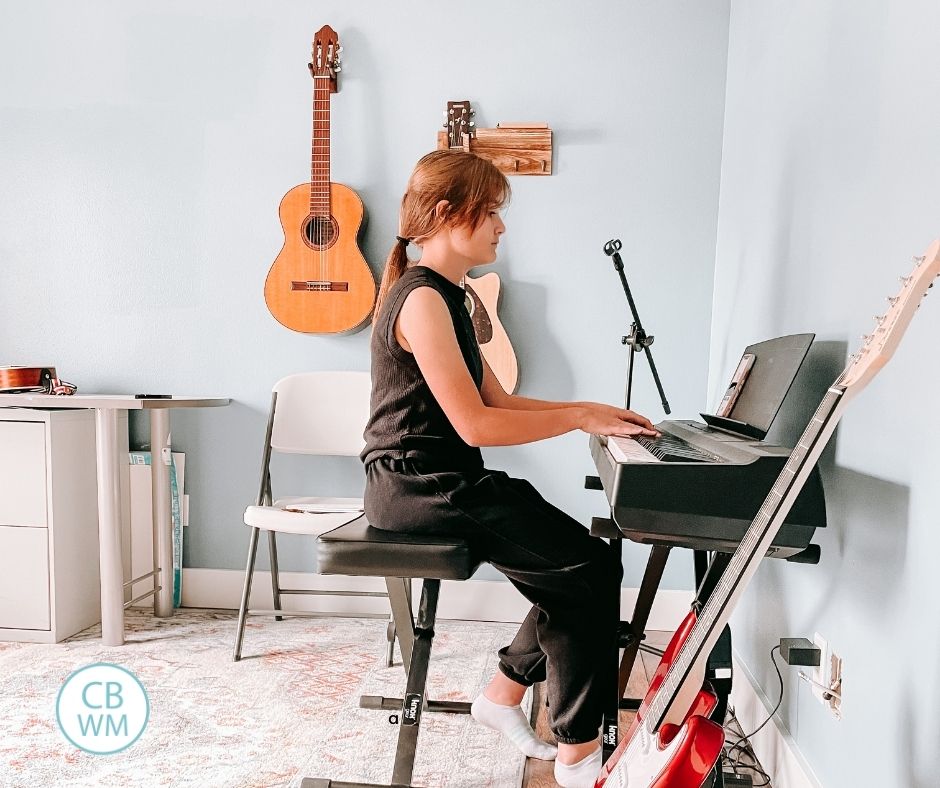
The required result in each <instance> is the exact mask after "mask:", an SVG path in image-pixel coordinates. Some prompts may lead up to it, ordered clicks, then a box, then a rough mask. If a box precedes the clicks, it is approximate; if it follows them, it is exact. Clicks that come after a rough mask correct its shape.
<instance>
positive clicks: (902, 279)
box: [898, 276, 914, 287]
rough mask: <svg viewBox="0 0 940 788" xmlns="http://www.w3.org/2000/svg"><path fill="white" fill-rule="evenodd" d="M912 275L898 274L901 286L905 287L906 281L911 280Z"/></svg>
mask: <svg viewBox="0 0 940 788" xmlns="http://www.w3.org/2000/svg"><path fill="white" fill-rule="evenodd" d="M913 278H914V277H912V276H899V277H898V279H900V280H901V286H902V287H907V283H908V282H910V281H911V279H913Z"/></svg>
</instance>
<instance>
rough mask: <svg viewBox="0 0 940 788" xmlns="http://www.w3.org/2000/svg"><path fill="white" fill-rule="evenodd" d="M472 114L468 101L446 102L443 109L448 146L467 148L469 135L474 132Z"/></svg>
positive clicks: (472, 134)
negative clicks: (445, 107)
mask: <svg viewBox="0 0 940 788" xmlns="http://www.w3.org/2000/svg"><path fill="white" fill-rule="evenodd" d="M474 114H475V113H474V111H473V109H472V108H471V107H470V102H469V101H448V102H447V109H446V110H445V111H444V128H445V129H447V147H448V148H463V149H464V150H469V146H470V137H472V136H474V135H475V134H476V126H475V124H474V122H473V116H474ZM465 138H466V139H465Z"/></svg>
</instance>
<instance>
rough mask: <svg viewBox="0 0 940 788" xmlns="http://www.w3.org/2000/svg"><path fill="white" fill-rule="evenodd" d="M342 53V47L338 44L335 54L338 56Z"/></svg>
mask: <svg viewBox="0 0 940 788" xmlns="http://www.w3.org/2000/svg"><path fill="white" fill-rule="evenodd" d="M342 51H343V45H342V44H340V45H339V46H338V47H336V53H337V54H339V53H340V52H342Z"/></svg>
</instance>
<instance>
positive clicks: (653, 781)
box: [595, 610, 725, 788]
mask: <svg viewBox="0 0 940 788" xmlns="http://www.w3.org/2000/svg"><path fill="white" fill-rule="evenodd" d="M695 621H696V615H695V611H694V610H693V611H690V612H689V614H688V615H687V616H686V617H685V619H684V620H683V622H682V625H681V626H680V627H679V628H678V629H677V630H676V631H675V634H673V636H672V639H671V640H670V641H669V645H668V646H667V647H666V650H665V651H664V652H663V656H662V659H661V660H660V662H659V665H658V666H657V668H656V672H655V673H654V674H653V678H652V679H651V680H650V687H649V690H648V691H647V693H646V697H645V698H644V699H643V703H642V704H640V708H639V711H637V714H636V718H635V719H634V721H633V725H631V726H630V729H629V730H628V731H627V733H626V735H625V736H624V738H623V740H622V741H621V742H620V746H618V747H617V749H616V750H615V751H614V753H613V755H612V756H611V757H610V759H609V760H608V761H607V763H606V764H604V767H603V768H602V769H601V773H600V775H599V776H598V778H597V783H596V784H595V788H601V786H605V788H614V786H618V787H620V786H623V787H625V786H631V787H632V786H634V785H636V786H644V788H645V787H646V786H655V788H692V787H694V788H698V786H700V785H701V784H702V783H703V782H704V781H705V778H706V777H707V776H708V774H709V772H711V770H712V767H713V766H714V765H715V762H716V761H717V760H718V756H719V755H720V754H721V748H722V746H723V745H724V743H725V734H724V730H723V729H722V727H721V726H720V725H717V724H716V723H714V722H712V721H711V720H710V719H708V715H709V714H711V713H712V711H713V710H714V708H715V706H716V705H717V703H718V698H717V697H716V696H715V693H714V692H712V691H711V688H710V687H709V686H708V684H705V685H703V687H702V689H701V690H699V691H698V693H697V694H696V695H695V698H694V699H693V700H692V703H691V705H690V707H689V711H688V713H687V714H686V717H685V719H684V720H683V722H682V724H681V725H676V724H672V723H665V724H664V725H663V726H662V727H661V728H660V729H659V731H658V733H657V734H655V735H654V736H652V737H650V738H649V741H648V742H647V744H648V747H647V748H646V749H647V750H648V751H647V752H646V754H645V757H643V758H639V759H636V760H635V761H634V762H633V764H632V768H630V769H629V770H625V769H624V767H623V765H622V764H621V767H620V769H619V770H618V773H617V775H616V776H615V777H614V778H613V779H612V780H611V779H610V775H611V773H612V772H613V771H614V767H615V766H617V764H618V763H619V762H620V758H621V755H622V754H623V751H624V750H625V749H626V747H627V745H628V743H629V742H631V741H633V739H634V737H635V736H638V735H639V736H641V737H642V736H643V735H644V732H645V731H643V720H644V719H645V717H646V713H647V711H648V710H649V707H650V704H651V703H652V702H653V699H654V698H655V697H656V694H657V693H658V692H659V688H660V687H661V686H662V684H663V681H665V679H666V676H667V675H668V673H669V669H670V667H672V665H673V663H674V662H675V660H676V657H677V656H678V655H679V652H680V650H681V649H682V644H683V643H685V641H686V638H688V636H689V633H690V632H691V631H692V627H693V626H694V625H695ZM624 777H625V778H626V779H627V782H622V781H621V780H622V778H624Z"/></svg>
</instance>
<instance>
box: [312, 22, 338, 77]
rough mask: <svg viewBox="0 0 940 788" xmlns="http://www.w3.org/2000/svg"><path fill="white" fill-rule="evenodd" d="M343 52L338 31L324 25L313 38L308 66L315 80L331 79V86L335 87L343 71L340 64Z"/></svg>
mask: <svg viewBox="0 0 940 788" xmlns="http://www.w3.org/2000/svg"><path fill="white" fill-rule="evenodd" d="M342 51H343V48H342V47H341V46H340V45H339V36H338V35H337V34H336V31H335V30H334V29H333V28H332V27H330V26H329V25H323V27H321V28H320V29H319V30H318V31H317V32H316V35H314V37H313V49H312V51H311V53H310V58H311V62H310V63H308V64H307V67H308V68H309V69H310V73H311V75H313V77H314V78H316V77H329V78H330V82H331V84H332V85H334V86H335V83H336V75H337V74H338V73H339V72H340V71H342V70H343V68H342V65H341V62H340V53H341V52H342Z"/></svg>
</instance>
